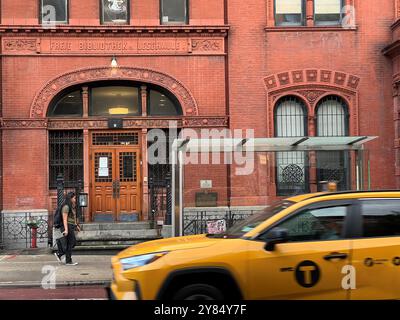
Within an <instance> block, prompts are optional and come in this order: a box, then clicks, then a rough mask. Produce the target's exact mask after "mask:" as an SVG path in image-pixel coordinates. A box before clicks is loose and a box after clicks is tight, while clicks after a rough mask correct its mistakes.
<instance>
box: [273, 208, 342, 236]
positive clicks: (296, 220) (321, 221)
mask: <svg viewBox="0 0 400 320" xmlns="http://www.w3.org/2000/svg"><path fill="white" fill-rule="evenodd" d="M346 213H347V206H337V207H329V208H321V209H312V210H305V211H302V212H300V213H298V214H296V215H295V216H294V217H292V218H289V219H288V220H286V221H284V222H283V223H281V224H280V225H279V227H280V228H284V229H287V230H288V235H289V242H300V241H321V240H339V239H343V224H344V219H345V217H346Z"/></svg>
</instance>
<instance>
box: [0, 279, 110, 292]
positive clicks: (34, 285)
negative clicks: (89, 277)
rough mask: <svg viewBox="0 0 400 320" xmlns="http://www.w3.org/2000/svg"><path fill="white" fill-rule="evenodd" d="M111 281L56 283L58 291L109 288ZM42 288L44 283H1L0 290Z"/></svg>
mask: <svg viewBox="0 0 400 320" xmlns="http://www.w3.org/2000/svg"><path fill="white" fill-rule="evenodd" d="M110 283H111V281H110V280H107V281H106V280H93V281H63V282H59V283H56V289H57V288H59V287H82V286H109V285H110ZM37 287H39V288H42V283H41V282H38V281H31V282H30V281H21V282H18V281H15V282H0V289H5V288H8V289H9V288H37ZM43 290H45V289H43Z"/></svg>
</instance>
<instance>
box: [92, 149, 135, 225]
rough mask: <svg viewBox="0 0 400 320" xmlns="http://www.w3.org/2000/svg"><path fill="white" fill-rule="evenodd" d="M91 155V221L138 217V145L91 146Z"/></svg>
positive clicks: (122, 219)
mask: <svg viewBox="0 0 400 320" xmlns="http://www.w3.org/2000/svg"><path fill="white" fill-rule="evenodd" d="M90 158H91V201H90V203H91V216H92V221H136V220H139V219H140V214H141V177H140V171H141V170H140V168H141V166H140V162H141V161H140V159H141V155H140V148H139V146H129V145H127V146H102V147H92V148H91V156H90Z"/></svg>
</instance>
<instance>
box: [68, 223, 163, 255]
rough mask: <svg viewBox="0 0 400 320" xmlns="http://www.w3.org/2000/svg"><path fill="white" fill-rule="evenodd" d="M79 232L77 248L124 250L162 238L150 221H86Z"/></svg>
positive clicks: (79, 249)
mask: <svg viewBox="0 0 400 320" xmlns="http://www.w3.org/2000/svg"><path fill="white" fill-rule="evenodd" d="M81 227H82V230H81V232H79V233H77V236H76V240H77V246H76V247H75V250H78V251H82V250H88V251H92V250H122V249H125V248H127V247H130V246H132V245H135V244H138V243H141V242H144V241H151V240H156V239H161V236H160V233H159V231H158V230H157V229H152V228H151V225H150V222H147V221H145V222H116V223H106V222H103V223H86V224H82V225H81Z"/></svg>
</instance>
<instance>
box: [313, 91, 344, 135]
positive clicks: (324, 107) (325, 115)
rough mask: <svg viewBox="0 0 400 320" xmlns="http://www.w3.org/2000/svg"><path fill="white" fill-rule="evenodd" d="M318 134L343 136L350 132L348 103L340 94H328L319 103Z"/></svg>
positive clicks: (317, 112) (317, 110) (317, 111)
mask: <svg viewBox="0 0 400 320" xmlns="http://www.w3.org/2000/svg"><path fill="white" fill-rule="evenodd" d="M316 114H317V135H318V136H319V137H341V136H347V135H348V134H349V132H348V131H349V123H348V122H349V121H348V118H349V113H348V108H347V103H346V102H345V101H344V100H343V99H342V98H341V97H338V96H334V95H331V96H327V97H324V98H322V100H321V101H319V102H318V104H317V109H316Z"/></svg>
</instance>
